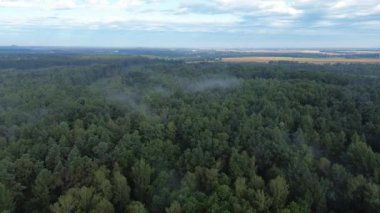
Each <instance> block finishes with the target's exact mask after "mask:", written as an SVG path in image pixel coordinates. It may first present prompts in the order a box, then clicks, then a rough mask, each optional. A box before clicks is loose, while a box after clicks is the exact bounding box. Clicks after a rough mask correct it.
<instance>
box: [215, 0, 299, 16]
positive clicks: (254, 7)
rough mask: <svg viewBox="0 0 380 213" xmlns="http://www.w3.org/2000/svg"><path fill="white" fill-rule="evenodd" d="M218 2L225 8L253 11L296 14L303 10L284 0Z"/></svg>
mask: <svg viewBox="0 0 380 213" xmlns="http://www.w3.org/2000/svg"><path fill="white" fill-rule="evenodd" d="M216 3H217V4H219V5H220V6H221V7H223V8H225V9H244V10H247V9H249V10H251V11H252V13H255V12H257V13H267V14H273V13H274V14H287V15H292V16H295V15H299V14H301V13H302V12H303V11H302V10H299V9H296V8H295V7H293V6H291V4H290V3H289V2H287V1H284V0H277V1H276V0H216Z"/></svg>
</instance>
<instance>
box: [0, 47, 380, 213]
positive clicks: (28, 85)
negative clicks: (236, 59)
mask: <svg viewBox="0 0 380 213" xmlns="http://www.w3.org/2000/svg"><path fill="white" fill-rule="evenodd" d="M379 211H380V64H324V65H316V64H302V63H291V62H270V63H266V64H264V63H262V64H261V63H223V62H212V63H211V62H210V63H207V62H204V63H201V62H199V63H187V62H186V61H185V60H182V59H169V58H166V59H160V58H157V57H142V56H141V57H140V56H122V55H80V54H75V55H70V54H55V55H48V54H19V53H17V54H12V55H6V54H2V55H0V212H4V213H5V212H28V213H32V212H53V213H68V212H99V213H104V212H107V213H111V212H132V213H135V212H136V213H145V212H153V213H155V212H165V213H192V212H194V213H198V212H215V213H224V212H234V213H239V212H242V213H243V212H244V213H245V212H248V213H250V212H251V213H255V212H257V213H260V212H275V213H276V212H278V213H279V212H281V213H293V212H294V213H307V212H336V213H338V212H361V213H365V212H371V213H372V212H379Z"/></svg>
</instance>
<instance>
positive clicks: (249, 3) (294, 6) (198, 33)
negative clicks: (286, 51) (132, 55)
mask: <svg viewBox="0 0 380 213" xmlns="http://www.w3.org/2000/svg"><path fill="white" fill-rule="evenodd" d="M0 45H31V46H40V45H43V46H103V47H116V46H117V47H194V48H277V47H278V48H310V47H313V48H326V47H335V48H336V47H365V48H369V47H372V48H380V0H0Z"/></svg>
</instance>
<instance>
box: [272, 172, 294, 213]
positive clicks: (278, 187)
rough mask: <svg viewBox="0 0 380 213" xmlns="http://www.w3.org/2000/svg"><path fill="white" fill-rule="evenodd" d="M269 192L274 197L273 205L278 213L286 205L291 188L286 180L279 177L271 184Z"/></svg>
mask: <svg viewBox="0 0 380 213" xmlns="http://www.w3.org/2000/svg"><path fill="white" fill-rule="evenodd" d="M269 192H270V194H271V195H272V204H273V207H274V210H275V211H276V212H278V211H280V210H281V209H282V208H283V207H284V205H285V203H286V199H287V197H288V194H289V186H288V184H287V183H286V180H285V179H284V178H283V177H281V176H277V177H276V178H275V179H272V180H271V181H270V182H269Z"/></svg>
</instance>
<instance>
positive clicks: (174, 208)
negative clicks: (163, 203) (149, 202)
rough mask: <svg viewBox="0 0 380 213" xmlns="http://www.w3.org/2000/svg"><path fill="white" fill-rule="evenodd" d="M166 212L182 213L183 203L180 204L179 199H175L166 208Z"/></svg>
mask: <svg viewBox="0 0 380 213" xmlns="http://www.w3.org/2000/svg"><path fill="white" fill-rule="evenodd" d="M165 212H166V213H182V208H181V204H179V203H178V202H177V201H174V202H173V203H172V204H170V207H168V208H166V209H165Z"/></svg>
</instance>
